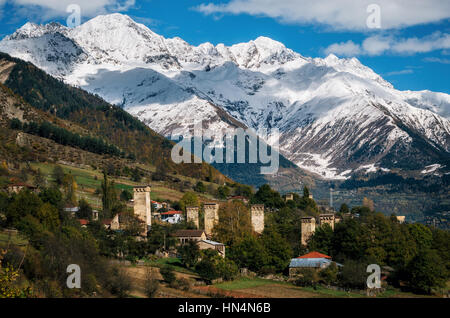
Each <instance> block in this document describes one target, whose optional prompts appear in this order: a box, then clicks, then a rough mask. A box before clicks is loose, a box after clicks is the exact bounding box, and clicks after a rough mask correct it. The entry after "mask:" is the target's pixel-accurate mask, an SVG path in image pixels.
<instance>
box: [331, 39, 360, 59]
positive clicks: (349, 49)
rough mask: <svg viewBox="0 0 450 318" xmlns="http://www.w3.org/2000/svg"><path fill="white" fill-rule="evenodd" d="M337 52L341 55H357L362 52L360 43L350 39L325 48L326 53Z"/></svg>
mask: <svg viewBox="0 0 450 318" xmlns="http://www.w3.org/2000/svg"><path fill="white" fill-rule="evenodd" d="M331 53H333V54H336V55H339V56H355V55H359V54H360V53H361V47H360V45H359V44H355V43H354V42H353V41H351V40H349V41H347V42H341V43H334V44H332V45H330V46H329V47H327V48H326V49H325V54H327V55H328V54H331Z"/></svg>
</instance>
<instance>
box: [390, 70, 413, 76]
mask: <svg viewBox="0 0 450 318" xmlns="http://www.w3.org/2000/svg"><path fill="white" fill-rule="evenodd" d="M412 73H414V71H413V70H410V69H406V70H401V71H393V72H389V73H386V74H384V75H385V76H392V75H405V74H412Z"/></svg>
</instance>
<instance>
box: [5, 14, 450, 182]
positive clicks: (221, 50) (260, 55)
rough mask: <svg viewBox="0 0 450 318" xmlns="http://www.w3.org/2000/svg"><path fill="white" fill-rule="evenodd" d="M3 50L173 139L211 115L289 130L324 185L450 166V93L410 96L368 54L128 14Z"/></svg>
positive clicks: (291, 149)
mask: <svg viewBox="0 0 450 318" xmlns="http://www.w3.org/2000/svg"><path fill="white" fill-rule="evenodd" d="M0 51H3V52H6V53H9V54H11V55H12V56H15V57H19V58H22V59H24V60H27V61H30V62H32V63H34V64H36V65H37V66H38V67H40V68H42V69H44V70H45V71H47V72H48V73H50V74H52V75H54V76H57V77H59V78H62V79H63V80H65V81H66V82H67V83H69V84H72V85H77V86H80V87H81V88H84V89H86V90H88V91H90V92H93V93H96V94H98V95H100V96H102V97H103V98H104V99H106V100H107V101H109V102H111V103H114V104H117V105H121V106H122V107H124V108H125V109H126V110H127V111H129V112H130V113H132V114H133V115H135V116H137V117H139V118H140V119H141V120H143V121H144V122H145V123H146V124H147V125H149V126H150V127H151V128H152V129H154V130H156V131H157V132H159V133H161V134H164V135H166V136H169V135H170V134H172V133H183V132H186V131H187V130H189V129H191V128H192V125H193V124H194V121H195V120H200V119H201V120H203V122H204V123H205V125H206V127H207V128H210V129H214V130H223V129H226V128H229V127H234V126H236V125H238V126H240V125H242V126H246V127H250V128H253V129H254V130H255V131H258V130H261V129H264V128H265V129H270V128H277V129H278V130H279V132H280V135H279V137H280V147H279V149H280V151H281V152H282V153H283V154H284V155H285V156H286V157H287V158H288V159H290V160H291V161H293V162H294V163H296V164H297V165H298V166H299V167H302V168H304V169H307V170H309V171H312V172H316V173H318V174H320V175H321V176H322V177H324V178H333V179H345V178H348V177H349V176H350V175H351V174H352V173H353V172H357V171H359V172H360V171H367V172H375V171H390V170H392V169H411V170H418V171H422V170H423V168H424V167H425V166H430V165H439V169H443V168H444V167H445V166H448V165H445V164H442V162H443V161H446V160H447V161H448V160H450V159H449V158H450V121H449V118H450V96H449V95H447V94H443V93H434V92H430V91H421V92H413V91H398V90H396V89H395V88H394V87H393V86H392V85H391V84H390V83H389V82H387V81H385V80H384V79H383V78H382V77H381V76H380V75H378V74H376V73H375V72H374V71H373V70H372V69H370V68H368V67H366V66H364V65H362V64H361V63H360V62H359V60H358V59H356V58H349V59H339V58H337V57H336V56H334V55H329V56H327V57H326V58H324V59H322V58H308V57H303V56H302V55H300V54H299V53H296V52H294V51H292V50H290V49H288V48H286V47H285V46H284V45H283V44H282V43H280V42H277V41H274V40H272V39H269V38H267V37H259V38H257V39H255V40H253V41H250V42H248V43H240V44H235V45H232V46H229V47H228V46H225V45H223V44H218V45H215V46H214V45H213V44H211V43H204V44H201V45H199V46H192V45H190V44H189V43H187V42H185V41H184V40H182V39H180V38H171V39H165V38H164V37H162V36H160V35H158V34H156V33H154V32H153V31H151V30H150V29H148V28H147V27H146V26H145V25H142V24H139V23H136V22H134V21H133V20H132V19H131V18H129V17H128V16H125V15H121V14H111V15H105V16H98V17H96V18H94V19H92V20H90V21H88V22H86V23H84V24H82V25H80V26H79V27H77V28H74V29H68V28H66V27H64V26H61V25H59V24H56V23H51V24H47V25H45V26H39V25H35V24H31V23H27V24H26V25H24V26H23V27H22V28H20V29H19V30H17V31H16V32H15V33H14V34H12V35H11V36H7V37H5V38H4V39H3V40H2V41H0ZM224 114H226V115H224ZM233 121H235V122H234V123H231V122H233ZM230 123H231V124H230ZM273 137H274V136H272V138H273ZM267 142H268V143H270V142H271V141H270V136H269V138H268V139H267ZM419 145H420V146H419ZM405 156H410V159H405ZM405 161H406V162H408V166H405V164H404V162H405ZM436 167H437V166H436ZM439 169H438V168H437V170H436V171H438V170H439ZM436 171H435V172H436Z"/></svg>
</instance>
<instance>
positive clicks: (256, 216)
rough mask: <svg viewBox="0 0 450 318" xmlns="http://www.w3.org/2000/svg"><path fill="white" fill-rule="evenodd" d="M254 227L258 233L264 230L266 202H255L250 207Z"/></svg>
mask: <svg viewBox="0 0 450 318" xmlns="http://www.w3.org/2000/svg"><path fill="white" fill-rule="evenodd" d="M250 213H251V219H252V228H253V231H255V232H256V233H259V234H261V233H262V232H263V231H264V204H254V205H252V206H251V208H250Z"/></svg>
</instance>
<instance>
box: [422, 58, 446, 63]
mask: <svg viewBox="0 0 450 318" xmlns="http://www.w3.org/2000/svg"><path fill="white" fill-rule="evenodd" d="M423 60H424V61H425V62H431V63H440V64H450V59H443V58H439V57H426V58H424V59H423Z"/></svg>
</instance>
